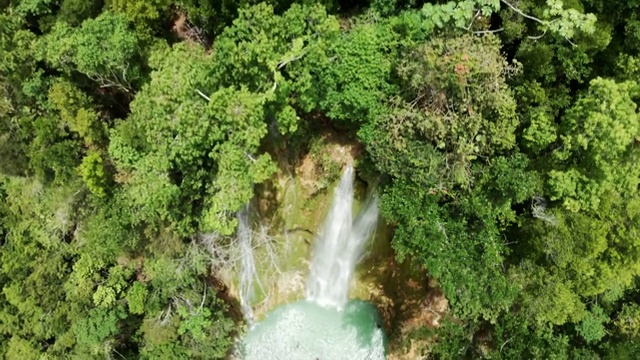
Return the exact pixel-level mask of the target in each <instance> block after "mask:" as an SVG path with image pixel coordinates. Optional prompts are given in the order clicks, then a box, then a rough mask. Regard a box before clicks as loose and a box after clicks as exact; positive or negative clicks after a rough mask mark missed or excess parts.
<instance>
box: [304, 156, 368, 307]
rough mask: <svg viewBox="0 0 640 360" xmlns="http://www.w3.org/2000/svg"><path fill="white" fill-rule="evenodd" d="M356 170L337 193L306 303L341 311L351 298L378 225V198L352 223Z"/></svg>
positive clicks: (347, 173)
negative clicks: (354, 280)
mask: <svg viewBox="0 0 640 360" xmlns="http://www.w3.org/2000/svg"><path fill="white" fill-rule="evenodd" d="M353 178H354V173H353V168H351V167H348V168H347V169H346V170H345V172H344V174H343V175H342V179H341V180H340V183H339V185H338V187H337V188H336V190H335V195H334V200H333V205H332V207H331V210H330V211H329V215H328V216H327V220H326V222H325V224H324V227H323V228H322V232H321V233H320V238H319V239H318V242H317V245H316V248H315V252H314V254H313V258H312V262H311V273H310V274H309V279H308V282H307V300H308V301H312V302H315V303H317V304H318V305H321V306H325V307H335V308H338V309H341V308H342V307H343V306H344V305H345V304H346V303H347V299H348V296H349V285H350V283H351V278H352V277H353V272H354V270H355V267H356V263H357V262H358V260H359V259H360V257H361V256H362V252H363V250H364V245H365V243H366V241H367V240H368V238H369V236H371V233H372V232H373V230H374V229H375V227H376V225H377V221H378V206H377V201H376V199H375V198H371V199H369V200H368V201H367V203H366V204H365V207H364V210H363V211H361V212H360V215H359V216H358V217H357V218H356V221H355V222H353V220H352V215H351V214H352V207H353V180H354V179H353Z"/></svg>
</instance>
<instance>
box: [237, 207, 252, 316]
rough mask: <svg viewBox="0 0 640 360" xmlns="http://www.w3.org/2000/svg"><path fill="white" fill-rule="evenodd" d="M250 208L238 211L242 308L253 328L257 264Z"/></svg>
mask: <svg viewBox="0 0 640 360" xmlns="http://www.w3.org/2000/svg"><path fill="white" fill-rule="evenodd" d="M248 209H249V208H248V206H245V207H244V208H242V210H240V211H238V214H237V218H238V242H239V245H240V254H241V256H240V259H241V266H240V307H241V308H242V314H243V315H244V318H245V320H246V321H247V324H249V326H253V310H252V309H251V302H252V300H253V279H254V277H255V276H256V262H255V259H254V257H253V246H252V244H251V227H250V225H249V210H248Z"/></svg>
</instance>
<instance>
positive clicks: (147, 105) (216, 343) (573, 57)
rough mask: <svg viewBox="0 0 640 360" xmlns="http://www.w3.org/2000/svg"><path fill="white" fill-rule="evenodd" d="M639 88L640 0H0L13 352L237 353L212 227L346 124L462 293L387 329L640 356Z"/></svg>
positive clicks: (1, 211) (3, 294) (0, 245)
mask: <svg viewBox="0 0 640 360" xmlns="http://www.w3.org/2000/svg"><path fill="white" fill-rule="evenodd" d="M639 104H640V1H639V0H625V1H623V0H609V1H604V0H508V1H507V0H463V1H449V2H445V1H420V0H370V1H367V0H362V1H356V2H353V1H346V0H319V1H313V0H267V1H258V0H238V1H233V0H0V200H1V202H0V289H1V291H0V357H1V358H5V359H21V360H22V359H24V360H28V359H83V360H84V359H104V358H109V359H186V358H192V359H218V358H224V357H225V356H226V355H227V354H228V352H229V349H230V348H231V346H232V345H233V342H234V338H236V336H238V334H240V333H241V332H242V324H241V321H239V320H238V319H237V317H234V315H233V307H234V305H233V299H229V297H228V296H226V294H225V293H224V291H223V288H224V286H223V285H221V284H220V282H219V281H218V280H217V276H216V266H217V265H216V260H215V256H212V254H211V242H210V241H209V242H208V241H207V239H208V238H207V237H206V236H202V234H217V236H219V239H225V238H226V237H229V236H232V235H233V233H234V231H235V229H236V226H237V220H236V217H235V213H236V211H238V210H239V209H241V208H242V207H243V205H244V204H246V203H248V202H249V201H250V200H251V199H252V198H254V196H255V193H256V189H257V188H258V187H259V186H260V185H261V184H263V183H264V182H265V181H268V179H270V178H271V177H272V176H273V175H274V174H275V173H277V172H279V171H283V170H282V164H281V163H282V162H283V160H281V159H284V162H288V163H295V162H296V161H299V160H300V156H301V154H305V153H307V152H309V151H311V150H313V149H314V146H313V144H315V142H314V139H316V138H317V136H318V135H319V133H320V132H321V131H323V129H327V128H329V129H333V131H337V132H339V133H341V134H345V135H346V136H348V137H349V138H350V139H351V141H353V142H354V143H357V144H359V146H361V147H362V149H363V150H362V152H361V153H360V155H359V157H358V159H357V160H358V162H357V170H358V172H359V174H361V177H362V178H365V179H369V180H371V181H374V180H373V179H376V180H375V181H379V185H378V186H379V193H380V207H381V210H382V214H383V217H384V219H385V221H386V222H387V223H388V224H389V225H390V227H391V228H392V229H393V238H392V247H393V249H394V251H395V254H396V258H397V259H398V261H404V262H406V263H408V264H410V265H411V266H412V267H413V268H414V269H416V271H424V272H425V273H426V274H428V276H429V277H430V278H432V279H434V280H435V281H437V283H438V286H439V287H440V288H441V290H442V292H443V294H444V296H445V297H446V298H447V300H448V302H449V306H450V311H449V312H448V313H447V315H446V317H445V318H444V319H443V320H442V322H441V325H440V326H439V327H437V328H433V327H426V326H425V327H423V328H421V329H418V330H416V331H413V332H412V333H410V334H403V336H401V337H395V338H394V337H393V329H389V331H390V332H391V341H392V344H391V346H395V347H396V348H403V346H404V347H408V346H409V345H408V344H410V343H411V342H412V341H413V340H420V339H422V340H424V339H428V341H423V342H419V344H422V346H421V347H420V348H418V349H415V348H412V354H414V355H412V356H417V358H427V359H467V358H469V359H470V358H473V359H481V358H482V359H639V358H640V280H639V277H638V276H639V275H640V192H639V191H638V185H639V182H640V117H639V113H638V105H639ZM310 149H311V150H310ZM316 151H322V150H321V149H320V150H317V149H316ZM279 159H280V160H279ZM327 167H329V166H328V165H327ZM401 352H402V351H401V350H399V353H401Z"/></svg>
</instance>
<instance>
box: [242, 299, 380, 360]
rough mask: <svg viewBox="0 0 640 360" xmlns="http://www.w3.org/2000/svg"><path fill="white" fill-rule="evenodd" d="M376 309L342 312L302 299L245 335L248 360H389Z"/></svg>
mask: <svg viewBox="0 0 640 360" xmlns="http://www.w3.org/2000/svg"><path fill="white" fill-rule="evenodd" d="M379 324H380V318H379V316H378V313H377V311H376V309H375V307H373V305H371V304H369V303H367V302H364V301H359V300H353V301H349V302H348V303H347V304H346V306H345V307H344V309H343V310H341V311H340V310H337V309H334V308H325V307H322V306H320V305H317V304H315V303H312V302H308V301H298V302H295V303H292V304H287V305H283V306H280V307H278V308H276V309H275V310H274V311H272V312H271V313H269V314H268V315H267V317H266V318H265V319H264V320H263V321H262V322H260V323H258V324H256V325H255V326H254V328H253V329H251V330H250V331H249V332H248V333H247V335H246V336H245V338H244V340H243V343H242V345H241V346H240V352H241V353H242V354H241V358H242V359H245V360H276V359H277V360H281V359H296V360H298V359H300V360H306V359H308V360H342V359H344V360H384V359H385V346H386V340H385V335H384V332H383V331H382V328H381V326H380V325H379Z"/></svg>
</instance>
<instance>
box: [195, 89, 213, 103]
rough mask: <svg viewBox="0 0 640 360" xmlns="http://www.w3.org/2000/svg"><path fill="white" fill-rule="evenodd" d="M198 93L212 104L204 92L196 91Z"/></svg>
mask: <svg viewBox="0 0 640 360" xmlns="http://www.w3.org/2000/svg"><path fill="white" fill-rule="evenodd" d="M196 92H197V93H198V95H200V96H202V97H203V98H204V99H205V100H207V101H208V102H211V98H210V97H208V96H207V95H205V94H204V93H203V92H202V91H200V90H198V89H196Z"/></svg>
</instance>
